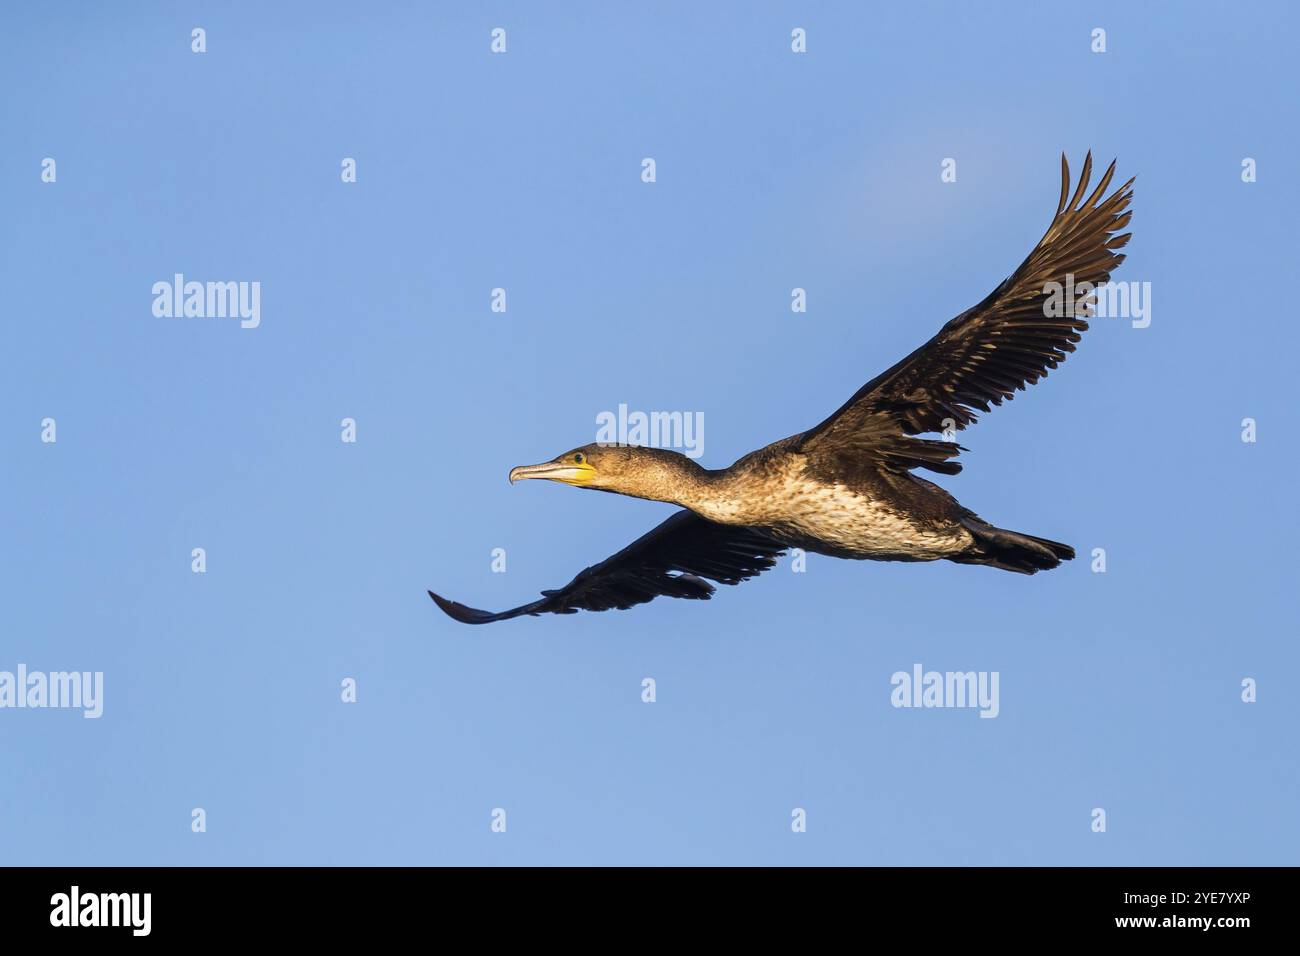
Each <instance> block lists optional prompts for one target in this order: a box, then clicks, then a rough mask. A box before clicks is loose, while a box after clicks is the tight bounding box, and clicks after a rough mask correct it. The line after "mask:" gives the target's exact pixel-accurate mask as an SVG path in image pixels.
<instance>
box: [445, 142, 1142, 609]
mask: <svg viewBox="0 0 1300 956" xmlns="http://www.w3.org/2000/svg"><path fill="white" fill-rule="evenodd" d="M1114 173H1115V164H1114V163H1113V162H1112V163H1111V164H1110V168H1109V169H1107V170H1106V173H1105V175H1103V176H1102V177H1101V181H1100V182H1099V183H1098V184H1097V186H1096V188H1095V189H1094V190H1093V191H1092V192H1091V193H1089V194H1088V195H1087V198H1084V193H1085V191H1086V190H1087V188H1088V182H1089V179H1090V178H1091V175H1092V154H1091V153H1089V154H1088V156H1087V158H1086V159H1085V160H1084V163H1083V172H1082V174H1081V176H1080V178H1079V184H1078V186H1077V188H1075V190H1074V193H1073V195H1071V194H1070V167H1069V164H1068V163H1067V162H1066V159H1065V156H1064V154H1062V156H1061V198H1060V202H1058V203H1057V207H1056V214H1055V216H1054V217H1053V218H1052V223H1051V225H1050V226H1048V228H1047V232H1046V233H1045V234H1044V236H1043V238H1042V239H1041V240H1040V241H1039V243H1038V245H1037V246H1036V247H1035V248H1034V251H1033V252H1031V253H1030V254H1029V258H1027V259H1026V260H1025V261H1024V262H1023V263H1021V265H1020V268H1018V269H1016V271H1015V272H1013V273H1012V274H1011V275H1010V276H1009V277H1008V278H1007V279H1005V280H1004V281H1003V282H1002V283H1001V284H1000V285H999V286H998V287H997V288H996V289H994V290H993V292H992V293H991V294H990V295H989V296H988V297H987V298H986V299H984V301H982V302H980V303H979V304H978V305H976V306H975V307H973V308H970V309H967V310H966V311H965V312H963V313H962V314H961V315H959V316H957V317H956V318H955V319H953V320H952V321H950V322H949V323H948V324H947V325H945V326H944V327H943V328H942V329H940V330H939V333H938V334H937V335H935V336H934V338H932V339H930V341H928V342H926V343H925V344H924V345H922V346H921V347H920V348H919V349H917V350H916V351H915V352H913V353H912V354H911V355H908V356H907V357H906V358H904V359H903V360H902V361H900V362H898V363H897V364H895V365H894V366H892V367H891V368H889V369H887V370H886V371H884V372H882V373H881V374H880V375H877V376H876V377H875V378H873V379H872V380H871V381H870V382H868V383H867V384H866V385H863V386H862V388H860V389H858V391H857V392H856V393H855V394H854V395H853V397H852V398H850V399H849V400H848V401H847V402H845V403H844V404H843V405H842V406H841V407H840V408H839V409H838V410H837V411H835V412H834V414H832V415H831V416H830V417H829V418H827V419H826V420H825V421H823V422H822V423H821V424H819V425H817V426H815V427H813V428H811V429H809V430H808V431H806V432H802V433H800V434H798V435H792V436H791V437H789V438H783V439H781V440H780V441H777V442H773V443H772V444H771V445H768V446H766V447H765V448H760V449H758V450H757V451H754V452H751V453H750V454H748V455H746V456H744V457H743V458H741V459H740V460H739V461H737V462H736V463H735V464H733V465H732V466H731V467H729V468H722V469H719V470H708V469H705V468H702V467H700V466H699V465H697V464H696V463H695V462H694V461H692V460H691V459H690V458H687V457H686V456H685V455H682V454H679V453H677V452H673V451H666V450H662V449H657V448H642V447H638V446H630V445H610V444H592V445H584V446H582V447H581V448H575V449H574V450H572V451H568V452H565V453H564V454H563V455H560V456H559V457H558V458H554V459H552V460H551V461H548V462H544V463H542V464H540V465H525V466H522V467H519V468H514V469H512V470H511V472H510V481H511V482H515V481H519V480H521V479H525V478H545V479H547V480H550V481H558V482H562V483H564V484H567V485H572V486H574V487H576V488H592V489H596V490H598V491H609V492H614V493H616V494H621V495H630V496H632V497H635V498H647V499H650V500H652V501H664V502H670V503H672V504H675V505H679V506H680V507H681V508H682V509H683V510H681V511H677V512H675V513H674V514H673V515H672V516H671V517H670V518H668V520H666V521H664V522H663V523H662V524H660V525H659V526H658V527H656V528H654V529H653V530H651V531H650V532H649V533H647V534H645V535H643V536H641V537H640V538H638V539H637V540H636V541H633V542H632V543H631V544H629V545H628V546H627V547H626V548H624V549H623V550H622V551H619V552H618V553H617V554H615V555H613V556H611V557H609V558H606V559H605V560H604V561H601V562H600V563H599V564H595V565H592V566H591V567H589V568H587V569H586V570H584V571H582V572H581V573H580V574H578V576H577V577H575V578H574V579H573V580H572V581H570V582H569V583H568V584H566V585H565V586H564V587H562V588H559V589H558V590H553V591H543V592H542V596H541V598H540V599H538V600H536V601H532V602H531V603H528V604H523V605H521V606H519V607H516V608H512V609H510V610H508V611H500V612H497V613H492V612H489V611H480V610H476V609H475V608H472V607H466V606H465V605H463V604H459V603H457V602H455V601H449V600H447V599H446V598H443V597H440V596H439V595H437V594H434V593H433V592H432V591H430V592H429V597H431V598H433V600H434V602H435V603H436V604H437V605H438V607H440V608H441V609H442V610H443V611H445V612H446V613H447V614H448V615H450V616H451V617H453V618H455V619H456V620H457V621H462V622H464V623H466V624H488V623H490V622H492V621H503V620H506V619H508V618H513V617H519V616H521V615H525V614H531V615H538V614H572V613H575V612H577V611H580V610H581V611H608V610H611V609H614V608H618V609H620V610H622V609H626V608H630V607H633V606H634V605H637V604H644V603H645V602H647V601H651V600H653V599H654V598H656V597H659V596H661V595H662V596H666V597H676V598H694V599H697V600H706V599H708V598H709V597H710V596H712V594H713V591H714V588H713V585H712V584H710V583H709V582H711V581H712V582H717V583H719V584H739V583H740V582H742V581H746V580H748V579H749V578H751V577H754V576H755V575H757V574H761V573H762V572H763V571H766V570H767V569H768V568H770V567H772V566H773V565H775V564H776V559H777V558H778V557H780V555H781V554H782V553H783V552H785V551H786V550H787V549H790V548H802V549H804V550H805V551H812V552H815V553H818V554H826V555H832V556H834V557H839V558H856V559H869V560H874V561H935V560H938V559H940V558H944V559H947V560H949V561H955V562H957V563H959V564H982V565H987V566H989V567H993V568H1001V569H1002V570H1004V571H1016V572H1019V573H1021V574H1034V573H1036V572H1038V571H1046V570H1048V569H1050V568H1054V567H1056V566H1057V565H1058V564H1060V563H1061V562H1062V561H1068V560H1070V559H1071V558H1073V557H1074V549H1073V548H1071V547H1070V546H1069V545H1065V544H1060V543H1058V542H1056V541H1049V540H1048V539H1046V538H1039V537H1035V536H1033V535H1028V534H1021V533H1020V532H1017V531H1007V530H1005V529H1003V528H998V527H995V526H994V525H992V524H989V523H988V522H986V521H984V520H983V519H981V518H980V517H979V516H978V515H977V514H975V512H973V511H970V510H969V509H967V508H964V507H962V506H961V505H960V504H958V503H957V501H956V499H955V498H953V497H952V495H950V494H948V492H946V491H944V490H943V489H942V488H940V487H939V486H938V485H935V484H934V483H932V482H930V481H926V480H925V479H924V478H921V477H918V476H917V475H916V474H914V472H915V471H916V470H917V469H926V470H928V471H932V472H937V473H939V474H943V475H955V474H957V473H958V472H959V471H961V464H960V463H958V462H956V461H954V459H955V458H956V457H957V456H958V454H959V453H960V452H962V451H963V450H964V449H963V448H962V447H961V446H960V445H958V444H956V443H955V442H952V441H946V440H939V439H934V438H922V437H918V436H920V435H924V434H926V433H936V432H941V433H945V437H946V435H949V434H951V432H952V431H954V430H956V429H961V428H965V427H967V426H968V425H971V424H972V423H974V422H975V420H976V416H975V410H977V409H978V410H979V411H981V412H988V411H989V410H990V406H993V405H1001V404H1002V402H1003V400H1005V399H1010V398H1012V397H1014V393H1015V392H1016V391H1017V390H1023V389H1024V388H1025V386H1026V385H1032V384H1034V383H1035V382H1037V381H1038V380H1039V379H1040V378H1044V377H1045V376H1046V375H1047V372H1048V370H1049V369H1054V368H1056V366H1057V365H1058V364H1060V363H1061V362H1062V361H1064V360H1065V357H1066V355H1067V354H1068V353H1070V352H1073V351H1074V346H1075V343H1076V342H1078V341H1079V339H1080V334H1079V333H1081V332H1083V331H1085V330H1086V329H1087V328H1088V323H1087V322H1086V321H1085V319H1086V318H1087V317H1089V316H1091V315H1092V309H1091V306H1092V305H1093V304H1094V303H1095V297H1093V296H1090V295H1085V296H1083V297H1082V299H1081V300H1080V301H1078V302H1074V303H1071V302H1069V301H1067V302H1066V303H1065V304H1064V307H1054V306H1053V299H1054V298H1055V301H1056V306H1060V305H1061V303H1060V297H1059V292H1060V289H1062V288H1064V287H1067V284H1068V281H1070V280H1069V279H1068V278H1067V277H1072V281H1073V288H1074V289H1080V288H1081V287H1083V283H1085V282H1086V283H1090V284H1091V286H1092V287H1093V288H1095V287H1097V286H1100V285H1102V284H1104V283H1105V282H1106V281H1107V280H1108V279H1109V278H1110V273H1111V271H1112V270H1113V269H1115V268H1116V267H1117V266H1118V265H1119V264H1120V263H1121V262H1123V261H1124V256H1123V254H1121V253H1119V252H1116V251H1115V250H1117V249H1120V248H1122V247H1123V246H1124V245H1125V244H1127V242H1128V240H1129V235H1130V234H1129V233H1121V230H1122V229H1124V228H1125V227H1126V226H1127V225H1128V224H1129V220H1130V219H1131V218H1132V215H1133V213H1132V212H1131V211H1130V210H1129V209H1128V206H1129V201H1130V200H1131V199H1132V198H1133V192H1132V190H1131V189H1130V187H1131V186H1132V185H1133V180H1132V179H1130V180H1129V181H1128V182H1126V183H1125V184H1124V185H1122V186H1120V187H1119V188H1118V189H1116V190H1115V191H1114V192H1112V193H1111V194H1110V195H1109V196H1107V195H1106V188H1107V187H1108V186H1109V185H1110V182H1111V178H1112V176H1113V175H1114ZM1067 200H1068V201H1067ZM1053 284H1056V285H1055V286H1054V287H1053ZM1053 288H1054V289H1055V292H1053V291H1049V290H1051V289H1053Z"/></svg>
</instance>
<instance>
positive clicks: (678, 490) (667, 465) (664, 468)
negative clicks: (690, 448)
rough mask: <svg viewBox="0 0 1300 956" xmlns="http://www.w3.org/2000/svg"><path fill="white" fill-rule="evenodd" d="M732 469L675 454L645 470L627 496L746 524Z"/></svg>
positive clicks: (704, 515)
mask: <svg viewBox="0 0 1300 956" xmlns="http://www.w3.org/2000/svg"><path fill="white" fill-rule="evenodd" d="M732 477H733V476H732V475H731V469H723V470H721V471H710V470H709V469H707V468H701V467H700V466H699V465H697V464H696V463H695V462H694V461H692V460H691V459H689V458H687V457H685V456H682V455H674V456H673V458H671V459H666V460H663V461H657V462H655V463H654V465H653V466H652V467H650V468H646V469H643V470H642V471H641V473H640V474H638V475H637V478H636V480H635V481H634V482H632V483H631V485H630V487H629V488H627V489H620V490H621V491H622V492H623V494H628V495H633V496H634V497H637V498H649V499H650V500H652V501H667V502H669V503H671V504H675V505H681V506H682V507H683V508H690V509H691V510H692V511H694V512H696V513H697V514H699V515H702V516H703V517H705V518H709V519H710V520H713V521H719V522H722V523H724V524H732V523H735V524H743V523H744V522H743V521H741V520H740V508H739V504H740V502H738V501H737V500H736V495H735V491H736V489H735V488H734V487H733V485H734V482H733V481H732V480H731V479H732Z"/></svg>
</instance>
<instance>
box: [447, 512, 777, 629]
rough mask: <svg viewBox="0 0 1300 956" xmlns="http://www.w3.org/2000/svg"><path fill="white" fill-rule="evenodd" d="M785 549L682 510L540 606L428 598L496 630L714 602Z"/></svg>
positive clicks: (757, 534) (547, 594)
mask: <svg viewBox="0 0 1300 956" xmlns="http://www.w3.org/2000/svg"><path fill="white" fill-rule="evenodd" d="M784 550H785V545H783V544H781V543H780V542H778V541H775V540H774V539H772V538H769V537H768V536H767V535H765V534H763V533H762V532H759V531H755V530H754V529H752V528H744V527H733V526H730V525H722V524H715V523H714V522H712V521H707V520H705V519H704V518H701V517H700V516H699V515H697V514H695V513H694V512H691V511H679V512H677V513H676V514H674V515H673V516H672V517H671V518H669V519H668V520H667V521H665V522H663V523H662V524H660V525H659V526H657V527H656V528H654V529H653V530H651V531H650V532H649V533H647V534H644V535H642V536H641V537H640V538H637V539H636V540H635V541H633V542H632V543H631V544H629V545H628V546H627V547H626V548H624V549H623V550H622V551H620V552H618V553H617V554H615V555H613V556H612V557H609V558H606V559H605V560H604V561H602V562H600V564H595V565H592V566H591V567H589V568H587V569H586V570H585V571H583V572H581V573H580V574H579V575H578V576H577V577H576V578H574V579H573V580H572V581H570V582H569V583H568V584H566V585H565V586H564V587H562V588H560V589H559V590H558V591H543V592H542V598H541V600H538V601H534V602H532V603H531V604H524V605H521V606H519V607H516V608H511V609H510V610H509V611H501V612H499V613H496V614H493V613H492V612H490V611H480V610H477V609H476V608H472V607H466V606H465V605H464V604H458V603H457V602H455V601H448V600H447V599H446V598H443V597H439V596H438V595H437V594H434V593H433V592H432V591H430V592H429V597H431V598H433V600H434V603H436V604H437V605H438V607H440V608H442V609H443V610H444V611H446V612H447V614H448V615H449V616H451V617H453V618H455V619H456V620H458V621H461V622H462V623H465V624H490V623H491V622H493V621H504V620H507V619H509V618H512V617H519V616H521V615H523V614H533V615H537V614H573V613H574V612H576V611H608V610H610V609H612V608H617V609H619V610H626V609H627V608H630V607H633V606H634V605H637V604H644V603H646V602H647V601H652V600H654V599H655V598H657V597H659V596H660V595H664V596H666V597H677V598H693V599H696V600H708V598H709V597H710V596H711V595H712V594H713V591H714V588H713V585H711V584H709V581H706V580H705V578H708V579H709V580H712V581H717V582H718V583H719V584H739V583H740V582H741V581H745V580H748V579H749V578H752V577H754V576H755V575H757V574H761V573H762V572H764V571H766V570H767V569H768V568H770V567H772V566H773V565H774V564H776V559H777V557H779V556H780V554H781V552H783V551H784Z"/></svg>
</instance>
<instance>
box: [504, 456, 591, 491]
mask: <svg viewBox="0 0 1300 956" xmlns="http://www.w3.org/2000/svg"><path fill="white" fill-rule="evenodd" d="M595 475H596V469H595V468H592V467H591V465H589V464H587V463H586V462H585V461H584V462H583V463H582V464H581V465H579V464H575V463H574V462H571V461H569V462H562V461H546V462H542V464H540V465H520V466H519V467H518V468H511V469H510V483H511V484H512V485H513V484H514V483H515V482H516V481H524V480H525V479H528V478H547V479H549V480H551V481H561V482H563V483H564V484H566V485H585V484H586V483H587V482H589V481H591V479H592V478H594V477H595Z"/></svg>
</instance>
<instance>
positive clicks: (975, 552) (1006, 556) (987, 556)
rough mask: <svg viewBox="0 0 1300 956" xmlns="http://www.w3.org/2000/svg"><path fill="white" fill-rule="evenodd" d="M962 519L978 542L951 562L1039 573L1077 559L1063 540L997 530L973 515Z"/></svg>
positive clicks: (954, 557) (969, 513)
mask: <svg viewBox="0 0 1300 956" xmlns="http://www.w3.org/2000/svg"><path fill="white" fill-rule="evenodd" d="M959 520H960V521H961V524H962V526H963V527H964V528H965V529H966V530H967V531H969V532H970V533H971V536H972V537H973V538H974V539H975V540H974V542H972V544H971V546H970V547H969V548H967V549H966V550H965V551H963V552H961V553H960V554H955V555H953V556H952V557H951V558H949V559H948V560H950V561H956V562H957V563H958V564H986V565H988V566H989V567H991V568H1001V569H1002V570H1003V571H1015V572H1017V573H1019V574H1036V573H1037V572H1039V571H1050V570H1051V569H1052V568H1054V567H1056V566H1057V565H1058V564H1060V563H1061V562H1062V561H1069V560H1071V559H1073V558H1074V549H1073V548H1072V547H1070V546H1069V545H1068V544H1061V543H1060V542H1059V541H1048V540H1047V539H1046V538H1035V537H1034V536H1033V535H1029V534H1020V533H1019V532H1018V531H1007V530H1005V529H1003V528H995V527H993V525H991V524H989V523H988V522H987V521H983V520H981V519H980V517H979V516H978V515H975V514H972V513H971V512H966V514H965V515H964V516H963V517H962V518H961V519H959Z"/></svg>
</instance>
